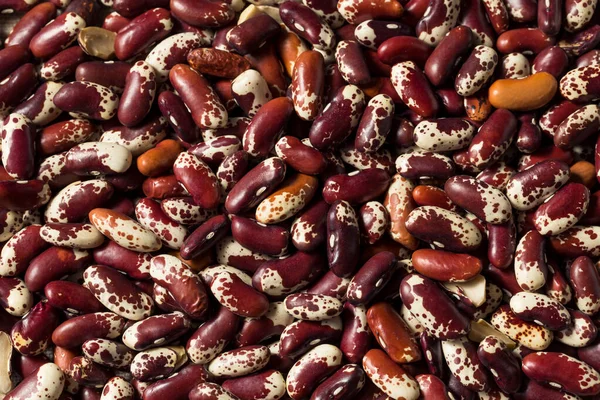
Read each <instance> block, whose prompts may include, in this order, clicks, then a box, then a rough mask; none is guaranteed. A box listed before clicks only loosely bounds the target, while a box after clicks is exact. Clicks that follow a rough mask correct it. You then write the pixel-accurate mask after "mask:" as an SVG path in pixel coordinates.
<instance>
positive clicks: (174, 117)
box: [158, 90, 200, 143]
mask: <svg viewBox="0 0 600 400" xmlns="http://www.w3.org/2000/svg"><path fill="white" fill-rule="evenodd" d="M158 107H159V108H160V112H161V113H162V115H163V116H164V117H165V118H166V119H167V121H169V124H170V125H171V128H172V129H173V130H174V131H175V133H176V134H177V136H179V138H180V139H181V140H183V141H184V142H188V143H194V142H196V141H198V139H199V137H200V131H199V129H198V126H196V124H195V123H194V120H193V119H192V116H191V115H190V113H189V112H188V110H187V109H186V108H185V104H184V103H183V100H181V98H180V97H179V96H178V95H176V94H175V93H173V92H171V91H168V90H165V91H164V92H162V93H161V94H160V95H158Z"/></svg>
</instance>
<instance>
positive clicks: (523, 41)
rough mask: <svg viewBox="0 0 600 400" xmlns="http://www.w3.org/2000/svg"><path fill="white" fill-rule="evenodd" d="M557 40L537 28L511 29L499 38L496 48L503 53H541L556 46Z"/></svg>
mask: <svg viewBox="0 0 600 400" xmlns="http://www.w3.org/2000/svg"><path fill="white" fill-rule="evenodd" d="M554 42H555V39H554V38H553V37H552V36H548V35H546V34H545V33H544V32H542V31H541V30H540V29H537V28H518V29H511V30H509V31H506V32H504V33H502V34H501V35H500V36H498V40H497V41H496V47H497V48H498V50H499V51H500V52H501V53H504V54H508V53H514V52H517V53H523V52H527V51H529V52H532V53H534V54H538V53H540V52H541V51H542V50H544V49H545V48H546V47H550V46H552V45H553V44H554Z"/></svg>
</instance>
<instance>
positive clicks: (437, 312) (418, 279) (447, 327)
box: [400, 274, 469, 340]
mask: <svg viewBox="0 0 600 400" xmlns="http://www.w3.org/2000/svg"><path fill="white" fill-rule="evenodd" d="M400 296H401V297H402V301H403V302H404V304H405V305H406V307H408V309H409V311H410V312H411V313H412V314H413V315H415V317H416V318H417V319H418V320H419V321H420V322H421V323H422V324H423V326H424V327H425V329H426V330H427V331H428V333H430V334H431V335H433V336H434V337H436V338H438V339H443V340H445V339H456V338H458V337H460V336H463V335H464V334H465V333H466V332H467V331H468V326H469V321H468V319H467V318H466V317H465V316H464V315H463V314H461V313H460V311H458V309H457V308H456V306H455V305H454V303H453V302H452V301H451V300H450V299H449V298H448V296H447V295H446V294H445V293H444V292H443V291H442V290H441V289H439V288H438V286H436V284H435V283H434V282H433V281H432V280H430V279H429V278H425V277H423V276H420V275H416V274H411V275H408V276H407V277H406V278H404V279H403V280H402V284H401V286H400Z"/></svg>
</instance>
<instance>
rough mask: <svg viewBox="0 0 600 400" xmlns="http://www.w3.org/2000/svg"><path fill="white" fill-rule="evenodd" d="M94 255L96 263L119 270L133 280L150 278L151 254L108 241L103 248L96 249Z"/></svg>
mask: <svg viewBox="0 0 600 400" xmlns="http://www.w3.org/2000/svg"><path fill="white" fill-rule="evenodd" d="M93 255H94V261H95V262H96V263H99V264H103V265H108V266H110V267H113V268H115V269H118V270H119V271H122V272H124V273H126V274H127V275H129V276H130V277H131V278H133V279H148V278H150V260H152V256H151V255H150V254H147V253H138V252H134V251H132V250H128V249H126V248H124V247H121V246H119V245H117V244H116V243H115V242H113V241H107V242H106V243H105V244H104V245H103V246H100V247H97V248H95V249H94V252H93Z"/></svg>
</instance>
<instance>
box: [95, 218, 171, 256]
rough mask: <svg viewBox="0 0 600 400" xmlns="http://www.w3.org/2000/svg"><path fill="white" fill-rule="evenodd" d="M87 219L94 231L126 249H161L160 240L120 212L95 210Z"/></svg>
mask: <svg viewBox="0 0 600 400" xmlns="http://www.w3.org/2000/svg"><path fill="white" fill-rule="evenodd" d="M89 217H90V222H91V223H92V224H93V225H94V226H95V227H96V229H98V230H99V231H100V232H101V233H102V234H103V235H105V236H106V237H108V238H110V239H111V240H114V241H115V242H116V243H117V244H118V245H120V246H123V247H125V248H126V249H129V250H133V251H140V252H152V251H156V250H158V249H160V247H161V242H160V239H159V238H158V237H157V236H156V235H155V234H154V233H153V232H151V231H149V230H147V229H145V228H144V227H143V226H142V225H140V224H139V223H137V222H136V221H134V220H132V219H131V218H129V217H128V216H126V215H124V214H121V213H120V212H116V211H112V210H109V209H106V208H95V209H93V210H92V211H90V213H89Z"/></svg>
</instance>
